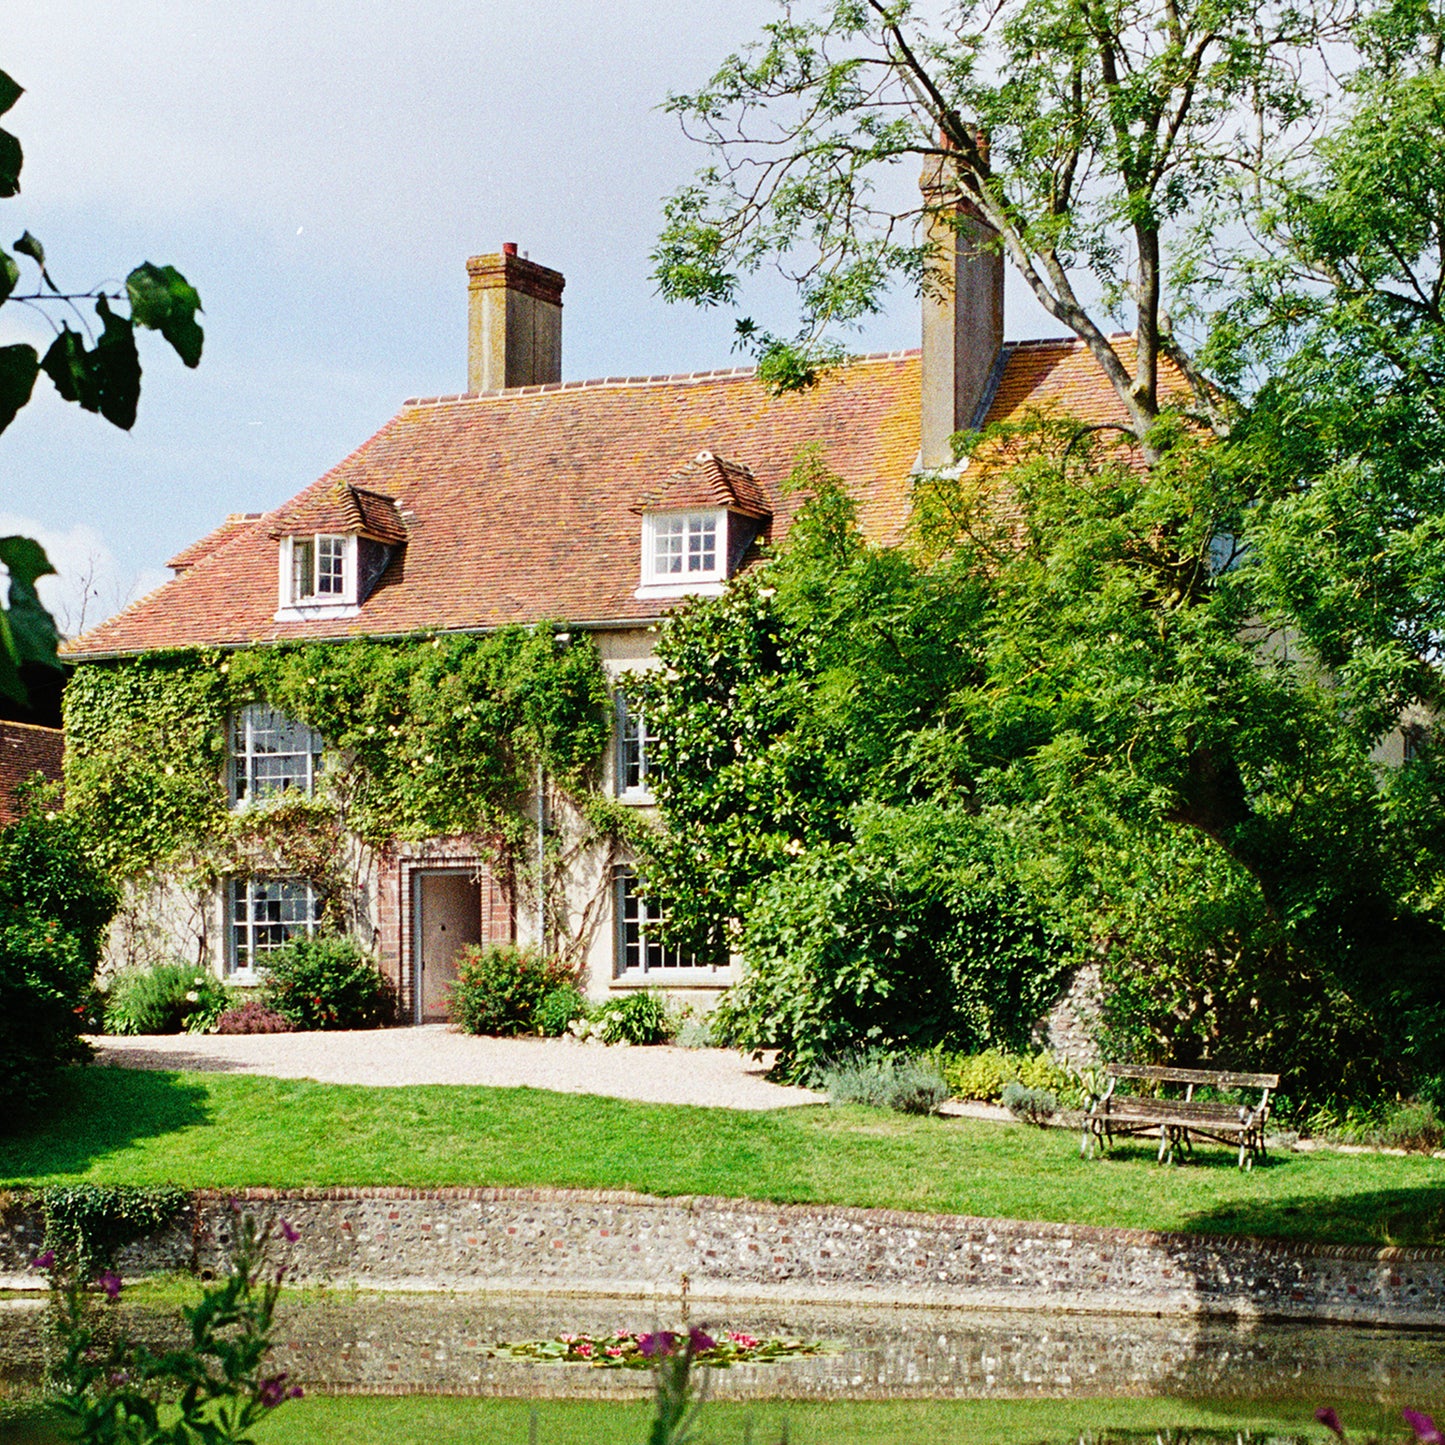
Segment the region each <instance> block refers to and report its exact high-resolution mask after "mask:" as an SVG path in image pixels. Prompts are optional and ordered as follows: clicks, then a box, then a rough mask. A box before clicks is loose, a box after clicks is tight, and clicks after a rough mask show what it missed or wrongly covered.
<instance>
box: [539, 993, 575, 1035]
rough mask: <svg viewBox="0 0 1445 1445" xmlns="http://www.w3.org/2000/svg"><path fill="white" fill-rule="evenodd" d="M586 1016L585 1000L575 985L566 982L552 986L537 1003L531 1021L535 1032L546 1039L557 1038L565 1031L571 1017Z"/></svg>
mask: <svg viewBox="0 0 1445 1445" xmlns="http://www.w3.org/2000/svg"><path fill="white" fill-rule="evenodd" d="M586 1017H587V1000H586V999H585V998H583V997H582V994H581V993H580V991H579V990H578V989H577V988H576V986H575V985H573V984H570V983H566V984H563V985H562V987H561V988H554V989H553V990H552V991H551V993H549V994H547V995H546V997H545V998H543V1000H542V1002H541V1003H539V1004H538V1005H537V1009H536V1013H535V1014H534V1015H533V1023H534V1024H535V1025H536V1028H537V1032H538V1033H539V1034H541V1035H542V1037H543V1038H547V1039H559V1038H561V1037H562V1035H563V1034H565V1033H566V1032H567V1026H568V1025H569V1024H570V1023H571V1022H572V1020H573V1019H585V1018H586Z"/></svg>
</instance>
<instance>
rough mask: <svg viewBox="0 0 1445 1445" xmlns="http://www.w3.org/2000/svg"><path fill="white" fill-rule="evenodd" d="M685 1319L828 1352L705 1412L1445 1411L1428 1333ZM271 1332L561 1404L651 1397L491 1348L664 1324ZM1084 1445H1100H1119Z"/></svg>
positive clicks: (382, 1373)
mask: <svg viewBox="0 0 1445 1445" xmlns="http://www.w3.org/2000/svg"><path fill="white" fill-rule="evenodd" d="M127 1314H128V1319H127V1321H126V1328H128V1329H130V1330H131V1331H132V1332H134V1333H136V1334H139V1335H142V1336H144V1337H146V1338H148V1339H149V1340H150V1341H151V1342H152V1343H153V1344H155V1345H157V1346H159V1345H161V1344H163V1343H165V1342H166V1341H167V1340H168V1339H169V1338H171V1337H172V1332H173V1330H174V1328H175V1319H174V1317H175V1311H174V1309H166V1310H163V1311H154V1310H147V1309H144V1308H141V1309H134V1308H131V1309H128V1311H127ZM691 1319H692V1322H693V1323H695V1324H702V1325H706V1326H708V1327H715V1328H730V1329H740V1330H746V1331H748V1332H749V1333H751V1334H755V1335H766V1336H785V1337H802V1338H805V1339H823V1340H829V1341H833V1342H835V1345H836V1348H835V1349H834V1350H832V1351H830V1352H829V1353H827V1354H823V1355H818V1356H813V1357H802V1358H793V1359H786V1360H781V1361H778V1362H776V1363H773V1364H766V1365H764V1364H749V1365H740V1366H736V1367H734V1368H732V1369H730V1370H723V1371H713V1372H711V1374H712V1377H713V1378H712V1381H711V1393H712V1394H713V1395H714V1397H715V1398H721V1399H728V1398H732V1399H756V1398H779V1397H787V1398H793V1399H818V1400H823V1399H846V1398H853V1399H889V1398H894V1399H903V1398H935V1399H990V1398H1040V1399H1045V1398H1052V1399H1058V1398H1065V1397H1072V1398H1084V1397H1090V1398H1092V1397H1119V1396H1143V1397H1150V1396H1183V1397H1191V1398H1209V1399H1230V1400H1240V1401H1242V1400H1259V1401H1269V1400H1271V1399H1275V1400H1295V1401H1309V1402H1313V1403H1315V1404H1318V1403H1330V1404H1335V1405H1339V1404H1341V1403H1344V1402H1347V1401H1379V1402H1394V1401H1398V1402H1400V1403H1403V1404H1414V1403H1418V1402H1426V1401H1439V1400H1445V1332H1437V1331H1419V1330H1410V1331H1402V1330H1380V1329H1358V1328H1351V1327H1344V1326H1311V1325H1301V1324H1293V1323H1258V1322H1254V1323H1251V1322H1245V1321H1239V1322H1230V1321H1220V1320H1189V1319H1154V1318H1125V1317H1118V1316H1095V1315H1050V1314H1044V1313H1022V1312H1019V1313H1015V1312H1008V1313H993V1314H989V1313H983V1312H980V1311H977V1310H966V1311H965V1310H956V1311H955V1310H938V1309H894V1308H883V1307H879V1308H873V1309H869V1308H860V1307H858V1306H848V1307H837V1306H822V1305H796V1306H787V1307H779V1306H776V1305H771V1306H748V1305H741V1304H736V1303H729V1304H726V1305H724V1304H720V1303H712V1302H709V1301H707V1300H699V1299H694V1300H693V1302H692V1306H691ZM279 1322H280V1328H279V1330H278V1336H277V1351H276V1361H277V1367H278V1368H279V1369H285V1370H289V1371H290V1372H291V1373H292V1378H295V1379H300V1380H302V1381H303V1382H304V1383H305V1384H307V1385H308V1386H310V1387H312V1388H315V1389H321V1390H325V1391H327V1392H329V1393H349V1392H356V1393H387V1394H412V1393H424V1394H464V1395H509V1396H527V1397H540V1396H552V1397H559V1398H561V1397H579V1396H591V1397H602V1398H627V1397H635V1396H640V1395H646V1394H648V1393H649V1392H650V1389H651V1385H650V1382H649V1380H648V1377H647V1376H646V1375H645V1374H641V1375H639V1374H635V1373H633V1372H630V1371H611V1370H595V1369H591V1368H589V1367H586V1366H579V1365H547V1364H536V1363H533V1362H530V1361H524V1360H517V1359H512V1358H506V1357H497V1356H495V1355H493V1354H492V1353H491V1350H492V1348H493V1346H495V1344H496V1343H497V1342H498V1341H503V1340H507V1341H515V1340H526V1339H538V1338H547V1337H551V1336H553V1335H556V1334H558V1333H560V1332H562V1331H565V1330H573V1331H579V1332H586V1333H589V1334H602V1333H609V1332H611V1331H613V1330H617V1329H628V1330H649V1329H654V1328H657V1327H658V1326H659V1325H662V1326H664V1327H675V1326H676V1324H677V1320H676V1319H675V1318H669V1317H667V1316H665V1315H661V1314H659V1311H658V1307H657V1306H656V1305H655V1304H653V1303H650V1302H646V1301H639V1300H635V1299H615V1300H609V1299H603V1298H598V1297H595V1296H590V1297H587V1298H576V1299H569V1298H565V1297H557V1296H551V1297H538V1298H519V1297H517V1296H508V1297H506V1298H500V1299H499V1298H497V1297H493V1296H486V1295H470V1294H469V1295H461V1294H443V1295H430V1294H405V1295H398V1294H390V1295H387V1294H372V1293H364V1292H350V1291H346V1292H342V1291H338V1292H326V1293H306V1294H301V1295H297V1296H294V1297H292V1298H290V1299H288V1300H286V1301H285V1302H284V1303H283V1305H282V1308H281V1310H280V1313H279ZM42 1334H43V1302H42V1301H40V1300H37V1299H33V1298H31V1299H27V1300H24V1301H19V1300H11V1301H9V1302H0V1361H3V1362H4V1364H3V1366H0V1371H3V1373H5V1374H8V1375H9V1376H10V1377H11V1378H13V1379H20V1378H28V1379H34V1378H37V1375H38V1370H39V1368H40V1364H41V1360H42V1358H43V1343H42ZM1089 1438H1090V1439H1091V1440H1095V1441H1097V1442H1099V1445H1103V1442H1105V1441H1108V1442H1111V1445H1112V1442H1114V1441H1119V1442H1123V1441H1125V1440H1126V1439H1130V1440H1132V1439H1133V1438H1134V1437H1126V1436H1124V1435H1117V1434H1108V1435H1098V1436H1094V1437H1089ZM1143 1438H1147V1439H1149V1440H1153V1439H1154V1438H1155V1437H1154V1436H1152V1435H1150V1436H1148V1437H1143ZM1215 1438H1220V1439H1224V1438H1227V1439H1228V1440H1230V1441H1232V1440H1233V1439H1234V1436H1233V1435H1232V1434H1231V1435H1229V1436H1228V1437H1214V1436H1208V1435H1205V1434H1200V1433H1197V1432H1194V1433H1189V1434H1181V1435H1176V1436H1170V1437H1168V1440H1169V1441H1171V1442H1178V1445H1183V1442H1184V1441H1186V1440H1187V1441H1204V1440H1206V1439H1207V1440H1211V1441H1212V1440H1213V1439H1215ZM1272 1438H1279V1439H1283V1438H1285V1437H1272Z"/></svg>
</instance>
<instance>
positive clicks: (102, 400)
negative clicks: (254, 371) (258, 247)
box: [0, 71, 203, 704]
mask: <svg viewBox="0 0 1445 1445" xmlns="http://www.w3.org/2000/svg"><path fill="white" fill-rule="evenodd" d="M23 93H24V92H23V90H22V88H21V87H20V86H19V85H18V84H16V82H15V81H14V80H12V79H11V77H10V76H9V75H7V74H6V73H5V72H4V71H0V115H4V114H6V113H7V112H8V111H9V110H10V109H11V108H12V107H13V106H14V104H15V102H16V101H17V100H19V99H20V97H21V95H22V94H23ZM23 160H24V155H23V151H22V149H21V145H20V142H19V140H18V139H17V138H16V137H15V136H14V135H12V134H11V133H10V132H9V131H8V130H4V129H0V200H3V199H10V198H13V197H14V196H17V195H19V193H20V171H21V166H22V164H23ZM12 249H13V251H14V254H13V255H12V254H11V253H10V252H7V251H5V250H3V249H0V305H6V304H12V305H19V306H26V307H29V308H30V309H31V310H34V311H38V312H39V313H40V314H42V315H44V316H45V317H46V319H47V321H48V322H49V323H50V325H51V326H52V328H53V329H54V331H55V339H54V340H53V341H52V342H51V344H50V346H49V348H48V349H47V350H46V352H45V354H44V356H41V355H40V353H39V352H37V351H36V349H35V348H34V347H33V346H31V345H29V344H28V343H26V342H15V343H12V344H10V345H8V346H0V431H4V430H5V428H6V427H8V426H9V425H10V423H11V422H13V421H14V420H15V418H16V416H17V415H18V414H19V412H20V411H21V409H22V408H23V407H24V406H26V404H27V403H28V402H29V401H30V398H31V394H32V392H33V391H34V389H35V383H36V381H37V379H38V378H39V376H40V373H41V372H42V371H43V372H44V373H45V374H46V375H47V376H48V377H49V378H50V380H51V382H52V383H53V384H54V386H55V389H56V391H58V392H59V393H60V395H61V396H62V397H63V398H64V399H65V400H66V401H72V402H75V403H76V404H77V405H79V406H80V407H82V408H84V409H85V410H86V411H91V412H96V413H98V414H99V415H101V416H103V417H104V418H105V419H106V420H107V421H108V422H110V423H111V424H112V425H114V426H118V427H120V428H122V429H123V430H127V431H128V430H129V429H130V428H131V427H132V426H134V425H135V418H136V407H137V405H138V403H139V401H140V382H141V365H140V353H139V351H138V350H137V348H136V339H135V333H136V328H137V327H144V328H146V329H149V330H152V331H159V332H160V333H161V335H162V336H163V337H165V339H166V340H167V341H168V342H169V343H170V345H171V346H172V348H173V349H174V350H175V352H176V354H177V355H178V356H179V357H180V358H181V360H182V361H183V362H184V363H185V364H186V365H187V366H190V367H194V366H196V365H198V364H199V363H200V359H201V346H202V341H203V336H202V332H201V327H200V324H199V323H198V322H197V320H196V313H197V312H198V311H199V310H200V309H201V299H200V297H199V295H197V293H196V290H195V288H194V287H193V286H191V285H190V283H189V282H188V281H187V280H186V278H185V277H184V276H182V275H181V273H180V272H179V271H177V270H176V269H175V267H174V266H155V265H152V264H151V262H149V261H146V262H144V263H142V264H141V265H139V266H137V267H135V268H134V269H133V270H132V271H131V272H130V274H129V275H128V276H127V277H126V280H125V288H124V291H123V292H119V291H108V290H106V289H105V287H103V286H96V287H92V288H91V289H90V290H88V291H83V292H73V291H66V290H63V289H62V288H61V287H60V285H59V284H58V283H57V282H56V280H55V278H54V277H53V275H52V274H51V271H50V268H49V264H48V262H47V260H46V254H45V248H44V247H43V246H42V245H41V244H40V242H39V241H38V240H36V238H35V237H34V236H32V235H31V234H30V232H29V231H26V232H24V234H23V235H22V236H21V237H20V239H19V240H18V241H16V242H15V243H14V246H13V248H12ZM17 257H18V258H20V259H19V260H17ZM21 260H23V261H26V262H28V263H29V265H30V266H31V267H32V268H33V271H34V276H35V281H34V284H33V286H32V288H31V289H30V290H28V291H21V290H19V289H17V288H19V286H20V284H21V277H22V271H21V266H20V261H21ZM119 301H124V302H125V304H126V306H127V308H128V309H127V310H125V311H117V310H116V309H115V307H114V306H113V305H112V303H113V302H119ZM82 302H93V303H94V311H95V317H96V321H97V322H98V323H99V330H98V331H97V329H96V327H95V326H94V325H93V324H92V323H91V322H90V321H89V319H88V318H87V317H86V316H85V314H84V313H83V311H82V310H81V307H80V303H82ZM57 316H58V317H59V319H58V320H57V319H56V318H57ZM72 319H74V320H75V321H76V322H77V327H78V329H77V327H72V325H71V320H72ZM0 563H3V564H4V566H5V567H6V568H7V570H8V571H9V574H10V588H9V605H8V606H7V607H4V608H0V695H3V696H5V697H8V698H10V699H12V700H13V701H15V702H19V703H22V704H23V703H24V702H25V700H26V696H27V693H26V687H25V682H24V678H23V672H24V670H25V669H26V668H27V667H41V668H54V667H56V666H57V665H58V664H57V662H56V650H57V647H58V644H59V637H58V636H57V633H56V630H55V623H54V621H53V620H52V618H51V616H50V614H49V613H48V612H47V611H46V610H45V608H44V606H42V604H41V602H40V598H39V596H38V595H37V593H36V590H35V584H36V582H37V581H38V580H39V579H40V578H41V577H45V576H47V575H49V574H51V573H53V572H54V570H55V569H54V568H53V567H52V566H51V565H50V562H49V559H48V558H47V557H46V555H45V552H44V549H43V548H42V547H41V546H40V545H39V544H38V543H37V542H34V541H32V540H31V539H30V538H28V537H0Z"/></svg>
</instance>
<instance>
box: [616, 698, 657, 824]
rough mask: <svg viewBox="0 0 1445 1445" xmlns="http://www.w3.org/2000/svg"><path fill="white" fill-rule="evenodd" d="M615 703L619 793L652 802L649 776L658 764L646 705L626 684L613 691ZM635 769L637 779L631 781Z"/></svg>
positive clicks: (631, 799)
mask: <svg viewBox="0 0 1445 1445" xmlns="http://www.w3.org/2000/svg"><path fill="white" fill-rule="evenodd" d="M613 704H614V709H615V712H616V725H617V749H616V754H615V766H616V769H617V796H618V797H619V798H621V799H623V800H624V801H625V802H630V803H650V802H651V801H652V783H651V781H650V780H651V779H652V778H653V777H655V776H656V775H657V770H656V766H655V764H652V763H651V760H650V755H651V745H652V744H653V743H654V742H655V741H656V740H657V735H656V734H655V733H651V732H649V731H648V730H647V712H646V709H645V708H643V706H642V704H641V703H639V702H636V701H634V700H632V699H630V698H629V697H628V696H627V692H626V690H625V689H624V688H621V687H619V688H618V689H617V691H616V692H615V693H614V694H613ZM634 771H635V772H636V774H637V781H636V782H633V781H632V774H633V772H634Z"/></svg>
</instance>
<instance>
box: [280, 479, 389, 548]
mask: <svg viewBox="0 0 1445 1445" xmlns="http://www.w3.org/2000/svg"><path fill="white" fill-rule="evenodd" d="M270 521H271V528H270V535H271V536H272V537H304V536H306V535H307V534H308V533H311V532H332V533H335V534H338V535H341V536H351V535H353V534H356V535H359V536H362V537H371V538H373V539H374V540H376V541H378V542H385V543H387V544H388V545H389V546H392V547H398V546H400V545H401V544H402V543H403V542H405V541H406V523H405V522H404V521H403V520H402V517H401V513H400V512H399V511H398V510H397V506H396V500H395V498H393V497H388V496H383V495H382V493H380V492H372V491H367V490H366V489H365V488H363V487H353V486H348V485H347V484H346V483H345V482H344V481H342V480H340V479H339V478H338V480H337V481H336V482H335V483H334V484H333V485H332V486H331V487H329V488H326V489H324V490H321V491H318V490H317V489H316V488H315V487H309V488H307V490H306V491H304V492H302V493H301V495H300V496H299V497H297V498H296V499H295V500H294V501H292V502H288V503H287V504H286V505H285V506H284V507H281V508H279V509H278V510H277V511H275V512H272V514H271V518H270Z"/></svg>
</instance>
